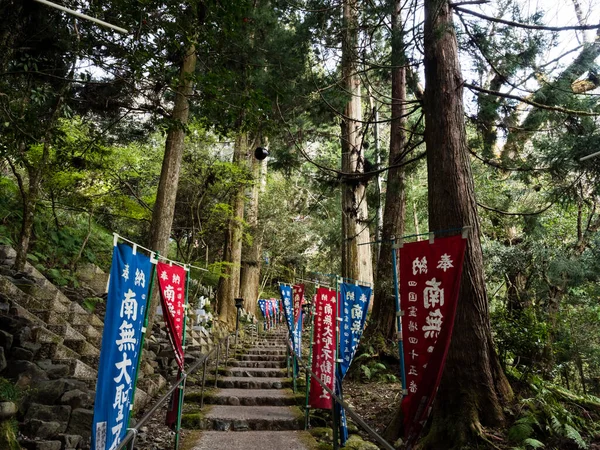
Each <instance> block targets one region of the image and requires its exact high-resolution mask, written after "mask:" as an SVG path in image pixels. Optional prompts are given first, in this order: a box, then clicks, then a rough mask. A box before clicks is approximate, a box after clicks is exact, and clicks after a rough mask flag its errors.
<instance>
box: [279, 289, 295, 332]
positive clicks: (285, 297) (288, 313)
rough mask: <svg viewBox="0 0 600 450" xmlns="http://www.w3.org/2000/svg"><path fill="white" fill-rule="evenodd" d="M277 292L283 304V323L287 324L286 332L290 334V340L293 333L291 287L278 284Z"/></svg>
mask: <svg viewBox="0 0 600 450" xmlns="http://www.w3.org/2000/svg"><path fill="white" fill-rule="evenodd" d="M279 292H280V294H281V300H282V302H283V313H284V314H285V321H286V322H287V326H288V330H289V332H290V339H292V337H293V332H294V313H293V308H292V287H291V286H286V285H285V284H280V285H279Z"/></svg>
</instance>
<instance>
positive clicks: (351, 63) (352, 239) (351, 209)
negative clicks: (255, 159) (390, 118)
mask: <svg viewBox="0 0 600 450" xmlns="http://www.w3.org/2000/svg"><path fill="white" fill-rule="evenodd" d="M342 8H343V23H344V30H343V34H342V78H343V81H342V82H343V86H344V89H345V91H346V92H348V93H349V94H350V95H351V97H350V99H349V101H348V103H347V104H346V107H345V109H344V117H343V119H342V124H341V128H342V130H341V131H342V170H343V171H344V172H345V173H350V174H355V173H361V172H364V155H363V151H362V139H363V135H362V104H361V89H360V77H359V75H358V72H359V64H358V62H359V58H358V50H359V48H358V30H359V25H358V2H357V0H344V2H343V3H342ZM342 237H343V242H342V276H344V277H347V278H351V279H355V280H360V281H366V282H369V283H371V282H372V281H373V263H372V261H371V246H370V245H368V242H369V241H370V233H369V217H368V209H367V193H366V185H365V183H364V182H362V181H355V180H352V179H347V180H346V182H345V183H344V184H343V185H342ZM361 244H366V245H361Z"/></svg>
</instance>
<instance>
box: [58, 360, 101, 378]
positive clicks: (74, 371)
mask: <svg viewBox="0 0 600 450" xmlns="http://www.w3.org/2000/svg"><path fill="white" fill-rule="evenodd" d="M52 363H53V364H57V365H66V366H68V367H69V373H68V376H70V377H72V378H77V379H78V380H92V381H94V383H95V382H96V379H97V378H98V371H97V370H96V369H94V368H92V367H90V366H88V365H87V364H85V363H84V362H82V361H80V360H77V359H53V360H52Z"/></svg>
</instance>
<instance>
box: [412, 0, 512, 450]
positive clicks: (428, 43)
mask: <svg viewBox="0 0 600 450" xmlns="http://www.w3.org/2000/svg"><path fill="white" fill-rule="evenodd" d="M451 14H452V13H451V11H450V6H449V4H448V0H425V27H424V50H425V61H424V63H425V83H426V87H425V99H424V108H425V117H426V119H425V126H426V129H425V143H426V147H427V172H428V183H429V194H428V195H429V228H430V230H444V229H450V228H456V227H462V226H470V227H471V232H470V234H469V240H468V245H467V252H466V256H465V262H464V268H463V276H462V282H461V288H460V293H459V303H458V308H457V313H456V322H455V326H454V333H453V336H452V342H451V345H450V351H449V353H448V359H447V362H446V369H445V371H444V375H443V377H442V381H441V384H440V389H439V391H438V394H437V398H436V402H435V405H434V410H433V422H432V424H431V428H430V430H429V433H428V435H427V436H426V438H425V439H424V442H423V446H424V448H426V449H439V448H446V449H449V448H460V447H461V446H463V445H465V444H467V443H469V442H472V441H473V440H475V439H476V438H477V436H478V435H480V434H481V432H482V426H495V425H500V424H502V423H503V421H504V414H503V411H502V404H503V402H505V401H506V400H507V399H509V398H510V397H511V396H512V391H511V388H510V385H509V384H508V381H507V380H506V377H505V375H504V373H503V372H502V369H501V367H500V363H499V360H498V356H497V355H496V352H495V349H494V345H493V342H492V335H491V329H490V321H489V310H488V299H487V295H486V290H485V281H484V277H483V257H482V252H481V243H480V240H479V232H480V231H479V220H478V216H477V204H476V201H475V192H474V186H473V176H472V173H471V166H470V160H469V157H468V149H467V139H466V132H465V124H464V109H463V100H462V99H463V89H462V75H461V71H460V65H459V59H458V49H457V41H456V35H455V31H454V27H453V24H452V16H451Z"/></svg>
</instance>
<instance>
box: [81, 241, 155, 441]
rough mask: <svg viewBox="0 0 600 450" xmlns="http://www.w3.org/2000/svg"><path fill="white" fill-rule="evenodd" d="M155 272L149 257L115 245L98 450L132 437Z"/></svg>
mask: <svg viewBox="0 0 600 450" xmlns="http://www.w3.org/2000/svg"><path fill="white" fill-rule="evenodd" d="M151 268H152V265H151V263H150V258H148V257H147V256H145V255H141V254H134V253H133V249H132V248H131V247H129V246H128V245H126V244H119V245H117V246H115V248H114V250H113V262H112V266H111V270H110V284H109V288H108V298H107V302H106V314H105V318H104V324H105V325H104V331H103V334H102V348H101V352H100V363H99V371H98V381H97V384H96V401H95V404H94V420H93V425H92V449H93V450H114V449H116V448H117V447H118V445H119V444H120V442H121V441H122V439H123V437H124V436H125V433H126V432H127V423H128V421H129V412H130V409H131V406H132V405H131V400H132V398H133V385H134V383H135V379H136V371H137V363H138V359H139V356H140V353H141V349H140V347H141V341H142V326H143V322H144V318H145V312H146V301H147V295H148V288H149V282H150V273H151Z"/></svg>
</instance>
